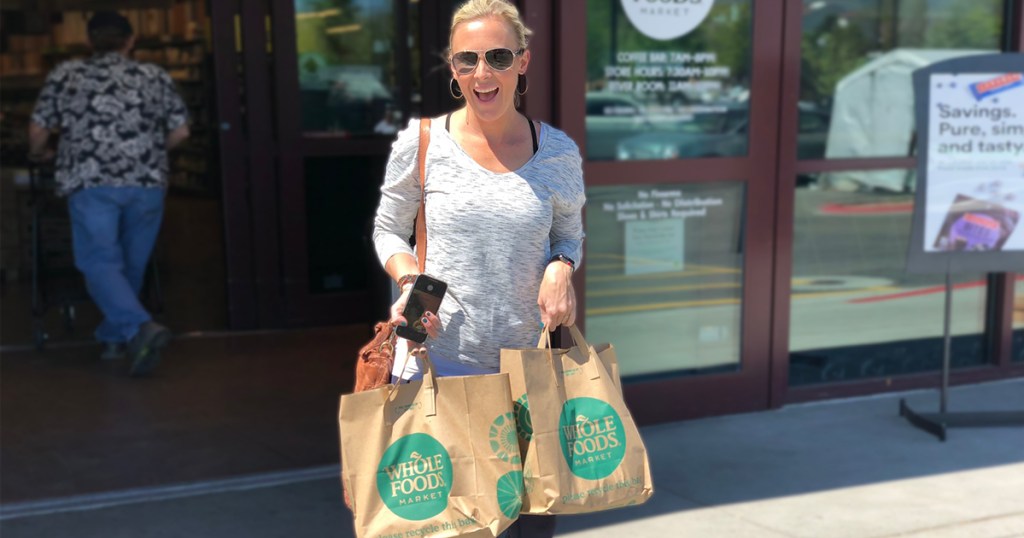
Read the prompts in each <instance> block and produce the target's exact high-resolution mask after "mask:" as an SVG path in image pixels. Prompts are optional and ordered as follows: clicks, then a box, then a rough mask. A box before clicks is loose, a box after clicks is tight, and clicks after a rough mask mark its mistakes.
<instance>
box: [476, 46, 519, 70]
mask: <svg viewBox="0 0 1024 538" xmlns="http://www.w3.org/2000/svg"><path fill="white" fill-rule="evenodd" d="M515 57H516V55H515V53H513V52H512V51H510V50H508V49H491V50H489V51H487V52H485V53H484V59H486V60H487V63H488V64H489V65H490V66H491V67H493V68H495V69H497V70H498V71H504V70H506V69H508V68H509V67H512V60H513V59H514V58H515Z"/></svg>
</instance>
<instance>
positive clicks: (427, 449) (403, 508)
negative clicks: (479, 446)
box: [377, 433, 452, 521]
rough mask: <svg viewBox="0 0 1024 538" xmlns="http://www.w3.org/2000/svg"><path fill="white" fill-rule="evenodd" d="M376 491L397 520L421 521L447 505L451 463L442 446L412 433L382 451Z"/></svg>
mask: <svg viewBox="0 0 1024 538" xmlns="http://www.w3.org/2000/svg"><path fill="white" fill-rule="evenodd" d="M377 492H378V493H379V494H380V498H381V500H383V501H384V504H385V505H387V507H388V508H390V509H391V511H392V512H394V513H395V515H397V516H398V517H401V518H403V519H409V520H415V521H419V520H423V519H427V518H430V517H433V516H436V515H437V514H440V513H441V511H443V510H444V509H445V507H447V506H448V495H449V494H450V493H451V492H452V460H451V457H449V456H448V451H447V450H445V448H444V446H443V445H442V444H441V443H439V442H438V441H437V439H434V438H433V437H431V436H429V435H427V434H425V433H413V434H410V435H406V436H405V437H402V438H401V439H399V440H397V441H395V442H394V443H392V444H391V446H389V447H388V449H387V450H386V451H384V456H383V457H381V459H380V464H379V465H378V466H377Z"/></svg>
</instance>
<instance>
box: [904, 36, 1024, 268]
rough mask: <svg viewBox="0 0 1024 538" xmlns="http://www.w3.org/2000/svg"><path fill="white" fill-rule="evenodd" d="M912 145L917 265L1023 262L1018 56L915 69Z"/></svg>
mask: <svg viewBox="0 0 1024 538" xmlns="http://www.w3.org/2000/svg"><path fill="white" fill-rule="evenodd" d="M914 85H915V95H916V98H917V103H918V105H917V108H918V110H917V115H918V118H917V119H918V133H919V137H920V140H919V147H921V148H923V149H924V154H922V155H921V156H920V160H919V161H920V162H919V166H918V176H919V178H918V192H917V198H916V206H915V215H914V224H915V226H914V230H913V237H912V244H911V248H910V253H909V254H910V256H909V262H908V266H909V267H908V268H909V269H910V270H912V271H914V272H946V271H947V270H948V271H949V272H958V271H968V270H970V271H986V272H994V271H1014V270H1022V269H1024V263H1022V262H1024V224H1022V223H1021V219H1022V217H1024V55H1019V54H994V55H985V56H971V57H967V58H958V59H955V60H949V61H946V62H941V63H938V64H935V65H932V66H930V67H927V68H924V69H922V70H919V71H918V72H915V74H914Z"/></svg>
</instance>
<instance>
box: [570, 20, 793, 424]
mask: <svg viewBox="0 0 1024 538" xmlns="http://www.w3.org/2000/svg"><path fill="white" fill-rule="evenodd" d="M562 11H563V13H562V15H561V16H560V18H559V20H561V21H563V22H562V24H563V25H564V26H563V28H562V30H563V31H564V33H565V34H566V35H569V36H572V37H570V38H567V39H564V40H563V47H562V51H561V58H560V60H561V64H562V66H563V68H565V70H564V72H565V74H564V77H565V78H564V79H563V85H562V86H563V88H565V91H563V93H562V95H561V102H560V105H561V110H562V112H563V117H562V125H563V126H564V127H565V128H566V129H567V130H568V131H569V133H570V134H571V135H572V136H573V138H574V139H575V140H576V141H577V142H579V143H580V145H581V149H582V150H583V154H584V157H585V165H584V167H585V170H584V172H585V174H584V175H585V178H586V182H587V199H588V202H587V208H586V231H587V242H586V255H585V258H586V260H585V262H584V264H583V267H582V270H581V271H580V272H579V273H580V274H578V275H577V277H578V283H577V286H578V288H580V289H583V290H584V294H583V295H584V299H583V320H584V322H585V324H586V330H587V333H588V335H589V338H590V339H591V340H595V341H605V340H608V341H611V342H612V343H614V344H615V346H616V349H617V352H618V356H619V360H620V364H621V373H622V375H623V377H624V380H625V381H626V387H627V388H626V392H627V397H628V398H629V399H630V403H631V406H632V407H633V409H634V414H635V415H637V416H638V417H641V420H643V421H645V422H652V421H662V420H677V419H681V418H687V417H694V416H706V415H711V414H719V413H731V412H740V411H745V410H754V409H763V408H765V407H767V406H768V387H769V379H768V371H769V369H768V365H769V360H768V359H769V356H768V352H767V350H768V347H769V341H770V340H769V338H770V323H769V320H770V319H771V302H770V301H771V294H770V289H771V269H770V268H771V260H772V249H773V242H774V236H773V227H774V218H775V213H774V205H775V204H774V192H775V189H774V184H773V183H774V178H775V168H776V165H777V162H776V159H777V151H776V149H777V147H776V138H777V137H776V135H775V132H774V131H775V126H776V122H777V119H778V118H777V114H778V92H779V88H778V76H779V73H778V62H777V61H772V59H773V58H777V56H778V55H779V54H780V50H781V31H782V17H781V14H780V13H779V10H778V9H777V8H775V7H771V6H768V5H766V4H765V3H763V2H753V1H752V0H717V1H713V2H712V1H711V0H706V1H697V2H686V3H664V2H632V1H623V0H577V1H570V2H565V3H563V4H562ZM580 20H585V21H586V32H585V33H583V34H581V33H580V32H579V31H578V30H576V31H573V30H572V29H571V28H569V26H571V24H570V23H569V22H567V21H580ZM584 58H585V61H584V60H583V59H584ZM579 88H585V92H586V93H585V99H584V100H580V99H579V93H578V89H579Z"/></svg>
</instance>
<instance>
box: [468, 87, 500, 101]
mask: <svg viewBox="0 0 1024 538" xmlns="http://www.w3.org/2000/svg"><path fill="white" fill-rule="evenodd" d="M473 93H475V94H476V98H477V99H479V100H480V101H481V102H484V103H489V102H491V101H493V100H494V99H495V98H496V97H497V96H498V88H494V89H493V90H488V91H486V92H481V91H477V90H473Z"/></svg>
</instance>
